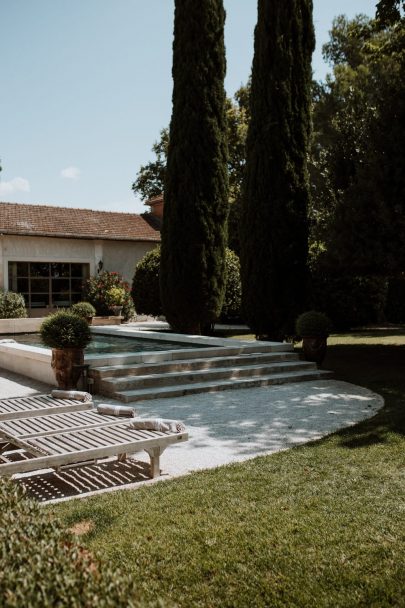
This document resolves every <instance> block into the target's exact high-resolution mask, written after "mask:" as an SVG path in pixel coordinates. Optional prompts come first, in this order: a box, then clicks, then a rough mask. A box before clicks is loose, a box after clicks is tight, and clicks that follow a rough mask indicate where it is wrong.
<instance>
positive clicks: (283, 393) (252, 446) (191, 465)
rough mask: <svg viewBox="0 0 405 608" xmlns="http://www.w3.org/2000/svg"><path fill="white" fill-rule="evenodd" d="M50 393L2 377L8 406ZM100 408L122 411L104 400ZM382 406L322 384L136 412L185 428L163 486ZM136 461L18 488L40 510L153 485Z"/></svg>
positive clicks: (146, 404) (200, 398)
mask: <svg viewBox="0 0 405 608" xmlns="http://www.w3.org/2000/svg"><path fill="white" fill-rule="evenodd" d="M48 391H49V387H48V386H46V385H43V384H41V383H39V382H35V381H31V380H30V379H27V378H24V377H22V376H17V375H15V374H12V373H11V372H6V371H4V370H0V398H2V399H4V398H6V397H20V396H24V395H30V394H35V393H37V392H48ZM95 402H96V403H99V402H103V403H106V402H108V403H118V402H114V401H113V400H111V399H106V398H98V397H97V398H96V399H95ZM383 404H384V401H383V398H382V397H381V396H380V395H377V394H375V393H372V392H371V391H369V390H368V389H365V388H362V387H359V386H355V385H353V384H348V383H347V382H342V381H337V380H318V381H310V382H301V383H294V384H285V385H281V386H274V387H261V388H251V389H241V390H234V391H233V390H230V391H223V392H217V393H204V394H200V395H191V396H187V397H180V398H173V399H155V400H151V401H143V402H141V403H137V404H134V406H135V407H136V409H137V411H138V413H139V415H140V416H144V417H145V416H148V417H149V416H158V417H162V418H174V419H178V420H182V421H183V422H184V423H185V424H186V427H187V430H188V433H189V441H188V442H185V443H181V444H178V445H176V446H172V447H169V448H168V449H167V450H166V451H165V453H164V454H163V456H162V458H161V467H162V470H163V475H162V476H161V477H160V478H159V479H160V480H162V479H169V478H171V477H177V476H180V475H185V474H187V473H191V472H193V471H198V470H201V469H207V468H213V467H217V466H221V465H226V464H230V463H232V462H241V461H243V460H246V459H248V458H253V457H255V456H262V455H265V454H271V453H274V452H278V451H280V450H285V449H287V448H289V447H292V446H294V445H298V444H302V443H306V442H308V441H312V440H314V439H319V438H321V437H323V436H325V435H328V434H329V433H332V432H334V431H337V430H339V429H341V428H344V427H347V426H350V425H353V424H355V423H356V422H359V421H360V420H363V419H365V418H369V417H371V416H373V415H374V414H375V413H376V412H377V411H378V410H379V409H380V408H381V407H382V406H383ZM137 458H139V459H140V460H139V461H137V462H134V461H132V460H131V461H128V463H127V464H126V465H118V464H117V462H116V461H115V460H114V461H110V462H106V463H102V464H99V465H89V466H86V467H79V468H75V469H69V470H66V471H64V472H61V473H58V474H57V473H54V472H44V473H39V474H35V475H33V474H29V475H25V476H21V478H20V483H23V484H24V485H25V486H26V488H27V490H28V491H29V493H30V494H31V495H33V496H34V497H36V498H37V499H38V500H40V501H41V502H49V501H55V500H66V499H68V498H72V497H75V496H88V495H89V494H93V493H99V492H105V491H111V490H113V489H120V488H123V487H125V488H128V487H131V488H134V487H139V486H141V485H143V484H144V483H149V484H150V483H154V482H151V481H150V480H148V479H147V464H146V463H147V462H148V457H147V455H146V454H144V453H140V454H139V455H137ZM141 459H142V460H141Z"/></svg>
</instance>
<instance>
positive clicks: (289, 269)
mask: <svg viewBox="0 0 405 608" xmlns="http://www.w3.org/2000/svg"><path fill="white" fill-rule="evenodd" d="M313 49H314V32H313V24H312V2H311V1H310V0H286V1H285V2H279V0H259V3H258V21H257V25H256V30H255V52H254V59H253V69H252V84H251V95H250V108H251V120H250V125H249V130H248V136H247V164H246V190H245V197H244V201H243V219H242V223H241V228H242V238H241V246H242V247H241V268H242V287H243V289H242V292H243V299H244V309H245V314H246V316H247V319H248V323H249V325H250V327H251V328H252V329H253V330H254V331H255V332H256V334H260V335H265V336H267V337H268V338H270V339H275V340H280V339H282V338H284V337H285V336H286V335H292V334H293V332H294V321H295V319H296V317H297V316H298V314H299V313H300V312H302V310H303V308H304V306H305V295H306V288H307V247H308V227H307V205H308V197H309V189H308V176H307V153H308V139H309V133H310V92H311V56H312V52H313Z"/></svg>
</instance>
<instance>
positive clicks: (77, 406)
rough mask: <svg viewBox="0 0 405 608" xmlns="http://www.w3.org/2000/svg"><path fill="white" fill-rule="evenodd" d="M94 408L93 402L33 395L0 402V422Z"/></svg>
mask: <svg viewBox="0 0 405 608" xmlns="http://www.w3.org/2000/svg"><path fill="white" fill-rule="evenodd" d="M92 407H93V403H92V402H91V401H87V402H83V401H76V400H75V399H54V398H53V397H51V396H50V395H32V396H30V397H17V398H13V399H1V400H0V422H1V421H3V420H12V419H15V418H27V417H29V416H47V415H48V414H53V413H55V412H59V413H62V412H72V411H78V410H87V409H90V408H92Z"/></svg>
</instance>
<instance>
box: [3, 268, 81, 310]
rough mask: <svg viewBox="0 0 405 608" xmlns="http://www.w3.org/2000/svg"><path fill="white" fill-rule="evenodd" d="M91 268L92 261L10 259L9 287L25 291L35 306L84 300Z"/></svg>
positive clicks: (33, 306) (57, 305)
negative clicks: (85, 283) (82, 262)
mask: <svg viewBox="0 0 405 608" xmlns="http://www.w3.org/2000/svg"><path fill="white" fill-rule="evenodd" d="M89 270H90V266H89V264H70V263H69V262H57V263H56V262H9V264H8V284H9V289H10V290H12V291H18V292H19V293H22V294H23V296H24V299H25V302H26V306H28V307H31V308H43V307H46V306H53V307H64V306H70V305H71V304H73V303H74V302H79V301H80V300H81V298H82V288H83V281H84V279H85V278H87V277H88V276H89Z"/></svg>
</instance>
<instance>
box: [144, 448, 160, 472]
mask: <svg viewBox="0 0 405 608" xmlns="http://www.w3.org/2000/svg"><path fill="white" fill-rule="evenodd" d="M146 452H147V453H148V454H149V457H150V476H151V477H152V479H154V478H155V477H159V475H160V455H161V453H162V450H161V449H160V448H149V449H147V450H146Z"/></svg>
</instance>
